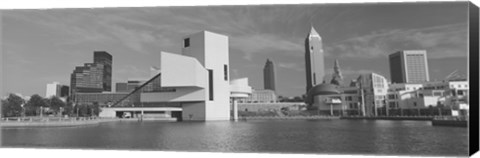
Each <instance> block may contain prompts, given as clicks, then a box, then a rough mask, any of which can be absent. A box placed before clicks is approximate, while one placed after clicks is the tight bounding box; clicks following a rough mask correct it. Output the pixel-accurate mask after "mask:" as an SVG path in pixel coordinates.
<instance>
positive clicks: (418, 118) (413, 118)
mask: <svg viewBox="0 0 480 158" xmlns="http://www.w3.org/2000/svg"><path fill="white" fill-rule="evenodd" d="M433 118H434V116H342V117H340V119H345V120H398V121H432V120H433Z"/></svg>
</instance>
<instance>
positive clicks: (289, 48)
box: [230, 34, 303, 60]
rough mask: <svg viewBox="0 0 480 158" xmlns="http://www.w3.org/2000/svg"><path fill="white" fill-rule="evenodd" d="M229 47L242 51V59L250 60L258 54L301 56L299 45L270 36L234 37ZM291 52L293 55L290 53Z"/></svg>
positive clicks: (300, 46)
mask: <svg viewBox="0 0 480 158" xmlns="http://www.w3.org/2000/svg"><path fill="white" fill-rule="evenodd" d="M231 41H232V42H231V45H230V46H231V47H233V48H236V49H239V50H242V51H243V53H245V55H244V58H245V59H247V60H252V56H253V55H254V54H259V53H272V52H275V53H286V54H290V55H297V54H298V55H297V56H302V55H303V54H301V53H295V52H298V51H302V49H303V47H302V45H301V44H299V43H294V42H291V41H288V40H285V39H282V38H281V37H278V36H275V35H270V34H255V35H245V36H236V37H232V38H231ZM292 52H293V53H292Z"/></svg>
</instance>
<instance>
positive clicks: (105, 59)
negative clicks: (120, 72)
mask: <svg viewBox="0 0 480 158" xmlns="http://www.w3.org/2000/svg"><path fill="white" fill-rule="evenodd" d="M93 63H99V64H103V80H102V85H103V91H107V92H110V91H112V64H113V63H112V55H110V54H109V53H107V52H106V51H95V52H93Z"/></svg>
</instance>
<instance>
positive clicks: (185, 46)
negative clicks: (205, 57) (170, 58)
mask: <svg viewBox="0 0 480 158" xmlns="http://www.w3.org/2000/svg"><path fill="white" fill-rule="evenodd" d="M183 47H184V48H187V47H190V38H185V39H184V40H183Z"/></svg>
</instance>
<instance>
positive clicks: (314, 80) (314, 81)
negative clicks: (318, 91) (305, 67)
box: [313, 73, 317, 85]
mask: <svg viewBox="0 0 480 158" xmlns="http://www.w3.org/2000/svg"><path fill="white" fill-rule="evenodd" d="M316 81H317V78H316V76H315V73H313V85H316V84H317V83H316Z"/></svg>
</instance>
